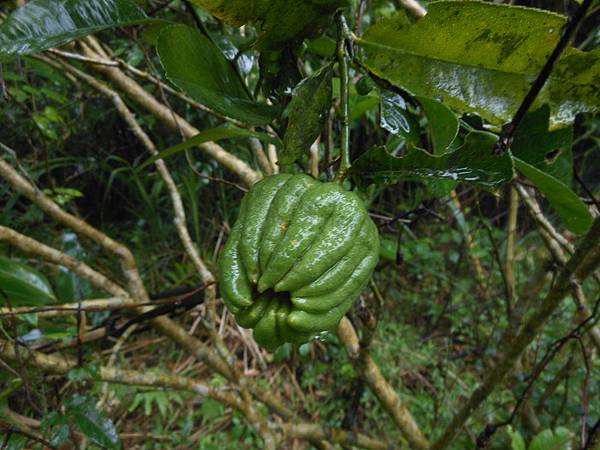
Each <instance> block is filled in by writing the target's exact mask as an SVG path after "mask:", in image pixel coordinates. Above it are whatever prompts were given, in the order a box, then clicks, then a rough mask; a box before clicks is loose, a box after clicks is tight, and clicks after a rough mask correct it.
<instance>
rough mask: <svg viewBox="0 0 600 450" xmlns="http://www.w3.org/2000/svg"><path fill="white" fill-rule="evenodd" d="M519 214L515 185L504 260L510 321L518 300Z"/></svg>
mask: <svg viewBox="0 0 600 450" xmlns="http://www.w3.org/2000/svg"><path fill="white" fill-rule="evenodd" d="M518 214H519V195H518V193H517V190H516V189H515V187H514V186H512V185H511V187H510V206H509V210H508V224H507V227H506V260H505V262H504V275H505V282H506V294H507V299H506V301H507V306H508V321H509V322H510V321H511V317H512V315H513V309H514V307H515V303H516V300H517V293H516V286H517V283H516V280H515V270H514V266H515V241H516V236H517V218H518Z"/></svg>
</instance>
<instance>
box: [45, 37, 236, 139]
mask: <svg viewBox="0 0 600 450" xmlns="http://www.w3.org/2000/svg"><path fill="white" fill-rule="evenodd" d="M48 52H49V53H52V54H54V55H57V56H60V57H62V58H66V59H72V60H75V61H81V62H85V63H92V64H98V65H101V66H108V67H120V68H122V69H124V70H127V71H128V72H131V73H132V74H133V75H135V76H137V77H139V78H142V79H143V80H146V81H149V82H151V83H152V84H154V85H156V86H158V87H159V88H160V89H164V90H165V91H166V92H168V93H169V94H171V95H174V96H175V97H177V98H179V99H180V100H183V101H184V102H186V103H187V104H189V105H190V106H193V107H194V108H197V109H200V110H202V111H204V112H206V113H208V114H211V115H213V116H215V117H218V118H219V119H223V120H226V121H228V122H231V123H232V124H234V125H236V126H238V127H241V128H248V125H246V124H245V123H242V122H240V121H239V120H235V119H232V118H231V117H228V116H226V115H223V114H221V113H218V112H216V111H213V110H212V109H210V108H209V107H207V106H206V105H203V104H202V103H198V102H197V101H196V100H194V99H192V98H190V97H188V96H187V95H185V94H183V93H181V92H180V91H178V90H176V89H173V88H172V87H171V86H169V85H168V84H166V83H164V82H163V81H162V80H160V79H159V78H156V77H155V76H154V75H152V74H151V73H148V72H144V71H143V70H140V69H138V68H137V67H134V66H132V65H131V64H128V63H127V62H125V61H123V60H122V59H120V58H116V59H105V58H92V57H87V56H83V55H81V54H79V53H73V52H66V51H63V50H58V49H55V48H51V49H50V50H48Z"/></svg>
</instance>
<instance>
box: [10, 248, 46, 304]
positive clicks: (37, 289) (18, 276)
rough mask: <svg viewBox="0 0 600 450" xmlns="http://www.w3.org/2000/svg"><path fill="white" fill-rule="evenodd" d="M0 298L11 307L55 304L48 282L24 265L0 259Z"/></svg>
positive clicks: (31, 268)
mask: <svg viewBox="0 0 600 450" xmlns="http://www.w3.org/2000/svg"><path fill="white" fill-rule="evenodd" d="M0 297H2V303H6V304H10V305H12V306H40V305H47V304H50V303H54V302H56V297H55V296H54V293H53V292H52V287H51V286H50V283H48V280H47V279H46V278H45V277H44V275H42V274H41V273H39V272H38V271H37V270H35V269H34V268H33V267H30V266H28V265H26V264H23V263H20V262H17V261H15V260H12V259H8V258H4V257H0Z"/></svg>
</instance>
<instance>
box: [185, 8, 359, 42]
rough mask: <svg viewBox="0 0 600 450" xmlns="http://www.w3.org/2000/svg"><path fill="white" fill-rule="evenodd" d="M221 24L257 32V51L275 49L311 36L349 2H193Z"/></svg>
mask: <svg viewBox="0 0 600 450" xmlns="http://www.w3.org/2000/svg"><path fill="white" fill-rule="evenodd" d="M192 2H193V3H195V4H196V5H198V6H201V7H202V8H205V9H206V10H207V11H209V12H210V13H211V14H213V15H215V16H216V17H218V18H219V19H221V20H222V21H224V22H226V23H228V24H230V25H234V26H241V25H243V24H245V23H251V24H252V25H254V26H255V27H256V28H257V30H258V42H257V45H258V48H259V49H275V48H278V47H280V46H281V45H282V44H284V43H285V42H286V41H289V40H292V39H296V38H300V37H305V36H308V35H310V34H311V33H312V32H313V31H314V30H315V29H318V28H320V27H321V26H322V25H323V24H325V23H327V20H328V19H329V18H330V16H331V15H332V14H333V12H334V11H335V10H336V9H337V8H340V7H343V6H346V5H348V3H349V2H348V0H294V1H289V0H251V1H249V0H192Z"/></svg>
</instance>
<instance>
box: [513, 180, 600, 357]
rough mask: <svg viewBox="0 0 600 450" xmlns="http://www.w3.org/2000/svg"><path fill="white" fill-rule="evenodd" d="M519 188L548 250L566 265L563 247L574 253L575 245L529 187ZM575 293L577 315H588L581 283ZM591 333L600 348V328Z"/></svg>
mask: <svg viewBox="0 0 600 450" xmlns="http://www.w3.org/2000/svg"><path fill="white" fill-rule="evenodd" d="M517 190H518V192H519V195H520V196H521V198H522V199H523V200H524V201H525V204H526V205H527V208H528V210H529V213H530V214H531V216H532V217H533V218H534V220H535V221H536V224H537V226H538V230H539V232H540V235H541V236H542V239H543V240H544V243H545V244H546V247H547V248H548V251H549V252H550V254H551V255H552V258H553V259H554V261H555V262H556V264H558V265H559V266H561V267H564V266H565V265H566V264H567V257H566V255H565V253H564V252H563V248H566V249H568V250H567V252H568V253H569V254H572V253H573V252H574V248H573V246H572V245H571V243H570V242H568V241H567V240H566V239H565V238H564V237H562V236H561V235H560V233H558V232H557V231H556V230H555V229H554V227H553V226H552V224H551V223H550V222H549V221H548V219H546V217H545V216H544V214H543V213H542V210H541V208H540V206H539V204H538V202H537V201H536V200H535V198H533V197H532V196H531V195H530V194H529V192H527V189H526V188H525V187H524V186H520V185H517ZM561 243H562V247H561ZM593 276H594V278H595V279H596V281H598V272H594V273H593ZM573 294H574V295H573V300H574V301H575V304H576V306H577V315H578V316H579V318H580V319H583V318H585V317H588V316H589V315H590V313H591V310H590V307H589V305H588V301H587V300H586V298H585V294H584V292H583V290H582V289H581V286H580V285H579V283H574V284H573ZM589 333H590V336H591V338H592V343H593V344H594V345H595V346H596V347H597V348H598V350H600V330H599V329H598V328H597V327H595V326H594V327H591V328H590V330H589Z"/></svg>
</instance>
